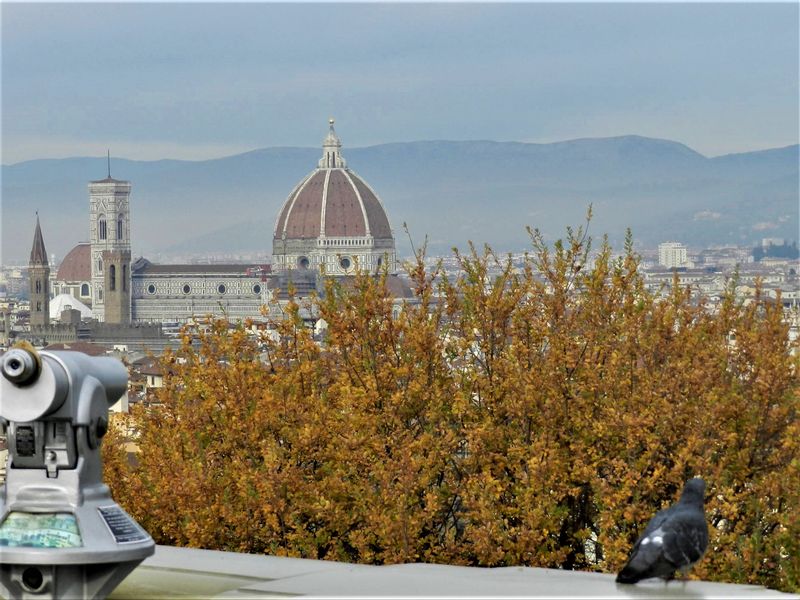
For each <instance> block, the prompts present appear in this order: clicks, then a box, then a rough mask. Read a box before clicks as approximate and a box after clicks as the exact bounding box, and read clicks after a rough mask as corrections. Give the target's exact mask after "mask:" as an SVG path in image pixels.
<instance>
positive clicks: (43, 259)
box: [30, 211, 48, 266]
mask: <svg viewBox="0 0 800 600" xmlns="http://www.w3.org/2000/svg"><path fill="white" fill-rule="evenodd" d="M30 264H31V265H40V266H41V265H44V266H47V265H48V262H47V250H45V248H44V238H43V237H42V228H41V226H40V225H39V211H36V229H35V230H34V232H33V247H32V248H31V260H30Z"/></svg>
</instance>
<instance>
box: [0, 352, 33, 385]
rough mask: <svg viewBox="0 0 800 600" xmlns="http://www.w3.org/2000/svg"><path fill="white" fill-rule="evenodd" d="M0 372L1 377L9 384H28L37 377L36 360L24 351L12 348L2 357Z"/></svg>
mask: <svg viewBox="0 0 800 600" xmlns="http://www.w3.org/2000/svg"><path fill="white" fill-rule="evenodd" d="M2 361H3V362H2V365H1V366H0V370H2V371H3V377H5V378H6V379H8V380H9V381H10V382H11V383H15V384H17V385H23V384H25V383H30V382H32V381H33V380H35V379H36V377H37V376H38V375H39V366H38V365H37V363H36V359H35V358H34V357H33V355H31V353H30V352H27V351H26V350H21V349H20V348H12V349H11V350H9V351H8V352H6V354H5V355H4V356H3V359H2Z"/></svg>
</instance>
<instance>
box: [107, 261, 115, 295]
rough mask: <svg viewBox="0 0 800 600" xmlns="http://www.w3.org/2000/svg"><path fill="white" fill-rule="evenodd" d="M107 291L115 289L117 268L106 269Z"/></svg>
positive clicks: (112, 266)
mask: <svg viewBox="0 0 800 600" xmlns="http://www.w3.org/2000/svg"><path fill="white" fill-rule="evenodd" d="M108 289H109V290H110V291H112V292H113V291H114V290H116V289H117V266H116V265H111V266H110V267H109V268H108Z"/></svg>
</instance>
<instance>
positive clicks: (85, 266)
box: [56, 242, 92, 281]
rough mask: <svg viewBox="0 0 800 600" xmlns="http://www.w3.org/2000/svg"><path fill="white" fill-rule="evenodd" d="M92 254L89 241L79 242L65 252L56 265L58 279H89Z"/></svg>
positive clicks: (90, 278)
mask: <svg viewBox="0 0 800 600" xmlns="http://www.w3.org/2000/svg"><path fill="white" fill-rule="evenodd" d="M91 261H92V255H91V246H90V245H89V242H81V243H79V244H78V245H77V246H75V247H74V248H73V249H72V250H70V251H69V253H67V255H66V256H65V257H64V260H62V261H61V265H60V266H59V267H58V274H57V275H56V279H57V280H58V281H91V280H92V262H91Z"/></svg>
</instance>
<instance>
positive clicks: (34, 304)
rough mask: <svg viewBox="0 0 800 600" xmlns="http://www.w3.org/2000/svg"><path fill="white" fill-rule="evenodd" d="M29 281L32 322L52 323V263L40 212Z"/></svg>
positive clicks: (38, 323) (29, 266) (33, 323)
mask: <svg viewBox="0 0 800 600" xmlns="http://www.w3.org/2000/svg"><path fill="white" fill-rule="evenodd" d="M28 281H29V284H30V299H31V319H30V324H31V325H32V326H36V325H42V326H45V325H49V324H50V263H49V262H48V261H47V250H45V247H44V238H43V237H42V228H41V226H40V225H39V213H38V212H37V213H36V229H35V230H34V232H33V247H32V248H31V259H30V261H29V262H28Z"/></svg>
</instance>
